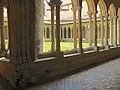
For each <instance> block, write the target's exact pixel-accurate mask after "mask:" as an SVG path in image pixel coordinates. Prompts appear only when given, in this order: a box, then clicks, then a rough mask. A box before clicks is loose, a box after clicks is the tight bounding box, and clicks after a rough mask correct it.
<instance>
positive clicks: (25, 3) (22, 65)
mask: <svg viewBox="0 0 120 90" xmlns="http://www.w3.org/2000/svg"><path fill="white" fill-rule="evenodd" d="M8 1H9V3H8V5H7V6H8V25H9V39H10V61H11V63H12V65H13V68H14V70H13V72H12V75H13V76H12V78H10V79H11V81H12V82H11V83H13V82H14V85H15V87H20V86H25V85H27V84H29V83H30V82H32V81H31V74H30V72H31V69H30V68H31V67H30V66H29V64H30V63H31V62H32V61H33V60H35V59H36V54H35V53H36V52H35V1H33V0H8ZM38 1H39V0H38ZM21 76H22V78H21Z"/></svg>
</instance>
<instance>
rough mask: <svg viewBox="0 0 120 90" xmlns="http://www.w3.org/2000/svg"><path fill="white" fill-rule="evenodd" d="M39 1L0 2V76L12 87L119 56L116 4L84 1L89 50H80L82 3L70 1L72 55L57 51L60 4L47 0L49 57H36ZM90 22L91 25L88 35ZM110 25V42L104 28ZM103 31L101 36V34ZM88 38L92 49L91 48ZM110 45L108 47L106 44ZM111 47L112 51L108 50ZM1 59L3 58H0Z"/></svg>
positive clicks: (119, 6)
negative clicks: (86, 12)
mask: <svg viewBox="0 0 120 90" xmlns="http://www.w3.org/2000/svg"><path fill="white" fill-rule="evenodd" d="M43 2H44V1H43V0H1V1H0V49H1V50H0V56H1V59H0V75H1V76H3V77H4V78H5V79H7V80H8V81H9V82H10V83H11V85H13V86H14V87H20V86H26V85H28V84H32V83H38V82H42V81H45V80H47V79H49V78H52V77H55V76H58V75H62V74H65V73H68V72H71V71H74V70H76V69H78V68H82V67H85V66H88V65H90V64H93V63H97V62H102V61H104V60H107V59H110V58H113V57H116V56H119V55H120V47H119V44H120V0H86V2H87V4H88V15H89V46H90V47H91V48H92V51H91V52H89V51H87V50H84V49H83V47H82V20H81V17H82V15H81V10H82V0H72V11H73V17H74V19H73V38H74V52H72V51H71V52H70V53H68V54H64V52H62V51H61V49H60V6H61V4H62V2H61V1H60V0H50V2H49V5H50V7H51V12H52V14H51V18H52V20H51V28H52V30H51V33H52V34H51V35H52V36H51V39H52V44H51V45H52V47H51V52H50V53H45V54H40V53H39V51H41V44H42V43H43V40H42V38H41V37H42V34H43V32H42V26H43ZM98 4H99V6H100V9H101V33H102V34H101V47H100V46H97V16H96V14H97V5H98ZM4 7H6V8H7V11H8V12H7V14H8V27H9V45H8V47H9V48H8V49H5V38H4V37H5V36H4V30H3V21H4V20H3V8H4ZM54 10H56V31H54V13H53V12H54ZM76 14H78V33H79V34H78V35H79V36H78V42H79V44H78V46H77V35H76ZM92 20H93V24H94V30H93V33H92V31H91V28H92V27H93V26H92V24H91V23H92ZM109 21H110V41H109V39H108V29H109V28H108V27H109ZM104 27H105V32H104V31H103V30H104ZM92 34H93V37H94V38H93V42H94V46H92ZM109 42H110V43H109ZM111 44H112V47H111ZM3 57H4V58H3Z"/></svg>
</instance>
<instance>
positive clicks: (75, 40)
mask: <svg viewBox="0 0 120 90" xmlns="http://www.w3.org/2000/svg"><path fill="white" fill-rule="evenodd" d="M72 10H73V38H74V48H75V49H76V48H77V23H76V11H77V10H76V9H74V8H73V9H72Z"/></svg>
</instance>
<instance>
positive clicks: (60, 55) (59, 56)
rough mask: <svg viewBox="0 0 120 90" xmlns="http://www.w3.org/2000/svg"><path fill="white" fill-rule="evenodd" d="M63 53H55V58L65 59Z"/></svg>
mask: <svg viewBox="0 0 120 90" xmlns="http://www.w3.org/2000/svg"><path fill="white" fill-rule="evenodd" d="M63 55H64V54H63V52H62V51H60V52H54V56H55V57H58V58H63Z"/></svg>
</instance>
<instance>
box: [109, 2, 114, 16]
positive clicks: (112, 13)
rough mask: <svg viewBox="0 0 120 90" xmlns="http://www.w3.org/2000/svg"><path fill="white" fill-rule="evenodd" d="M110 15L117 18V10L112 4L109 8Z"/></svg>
mask: <svg viewBox="0 0 120 90" xmlns="http://www.w3.org/2000/svg"><path fill="white" fill-rule="evenodd" d="M108 10H109V14H110V15H111V16H112V17H113V16H116V9H115V5H114V4H113V3H111V4H110V6H109V9H108Z"/></svg>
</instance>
